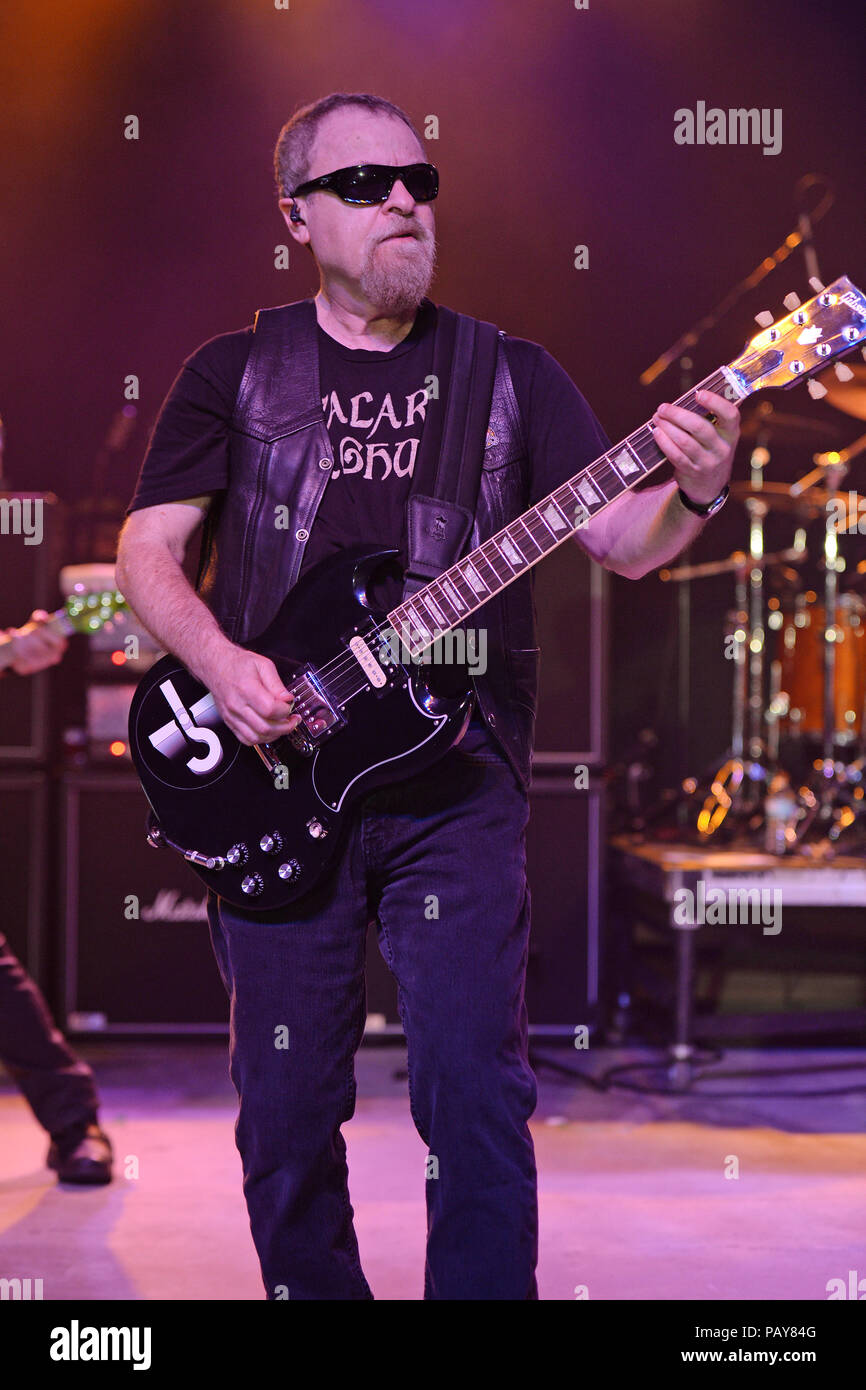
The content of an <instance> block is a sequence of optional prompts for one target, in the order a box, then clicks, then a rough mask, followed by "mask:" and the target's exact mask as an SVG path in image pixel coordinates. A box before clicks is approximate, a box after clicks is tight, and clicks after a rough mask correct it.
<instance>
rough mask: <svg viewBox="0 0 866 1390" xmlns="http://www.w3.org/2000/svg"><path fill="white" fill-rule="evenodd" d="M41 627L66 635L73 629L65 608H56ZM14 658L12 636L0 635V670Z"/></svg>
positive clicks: (13, 640)
mask: <svg viewBox="0 0 866 1390" xmlns="http://www.w3.org/2000/svg"><path fill="white" fill-rule="evenodd" d="M42 626H43V628H46V627H47V628H50V629H51V631H52V632H57V633H63V635H64V636H65V637H68V636H69V634H70V633H71V632H74V631H75V629H74V627H73V625H72V623H70V621H69V619H68V618H67V616H66V609H65V608H58V609H57V611H56V612H55V613H52V614H51V617H50V618H49V619H48V621H47V622H45V623H43V624H42ZM14 660H15V639H14V638H13V637H0V671H5V670H6V668H7V666H11V665H12V662H13V661H14Z"/></svg>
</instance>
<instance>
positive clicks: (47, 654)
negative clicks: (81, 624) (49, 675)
mask: <svg viewBox="0 0 866 1390" xmlns="http://www.w3.org/2000/svg"><path fill="white" fill-rule="evenodd" d="M50 621H51V615H50V613H46V612H45V611H44V610H43V609H41V608H37V609H36V610H35V612H33V613H31V615H30V619H29V621H28V622H26V623H25V624H24V626H23V627H10V628H7V629H6V630H5V631H4V630H2V629H0V644H2V645H3V646H4V647H5V646H6V645H7V644H8V643H11V645H12V651H11V653H10V655H11V656H12V660H11V661H9V663H8V664H9V668H10V670H12V671H14V672H15V673H16V674H17V675H19V676H33V675H35V674H36V672H37V671H44V670H45V668H46V667H47V666H56V665H57V663H58V661H60V660H61V658H62V657H63V653H64V652H65V651H66V648H67V645H68V643H67V640H66V638H65V637H64V636H63V634H62V633H59V632H55V631H54V630H53V629H52V628H50V627H48V626H47V624H48V623H49V622H50ZM0 674H2V671H0Z"/></svg>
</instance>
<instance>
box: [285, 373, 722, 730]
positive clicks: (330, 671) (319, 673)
mask: <svg viewBox="0 0 866 1390" xmlns="http://www.w3.org/2000/svg"><path fill="white" fill-rule="evenodd" d="M716 378H719V379H720V380H719V381H718V382H717V383H716V384H719V385H720V384H721V381H722V380H724V372H723V369H721V368H718V369H717V370H716V371H714V372H711V373H710V375H709V376H708V377H705V378H704V380H703V381H702V382H700V383H699V384H698V385H697V386H693V387H691V388H690V389H689V390H688V391H686V392H685V393H684V394H683V395H682V396H681V397H680V398H679V399H678V400H677V401H676V402H675V404H677V405H680V406H684V408H685V409H691V405H689V404H685V403H686V402H689V400H690V399H691V403H692V404H695V405H696V402H695V400H694V396H695V392H696V391H699V390H701V389H702V388H703V389H707V385H708V383H710V382H713V381H714V380H715V379H716ZM692 413H693V414H700V413H703V414H709V412H707V411H702V410H701V408H700V407H699V408H698V409H697V410H692ZM643 431H649V437H648V439H645V440H642V441H640V443H641V445H642V446H645V445H646V444H647V443H650V444H652V443H653V438H652V432H651V430H650V427H649V425H647V424H644V425H641V426H640V427H639V428H638V429H636V430H633V431H632V433H631V434H629V435H627V436H626V438H625V439H624V440H622V441H621V442H620V444H618V445H614V446H613V448H611V449H610V450H609V451H608V453H606V454H601V455H599V457H598V458H597V459H595V460H594V461H593V462H592V463H590V464H588V465H587V467H586V468H585V469H583V470H582V471H581V472H580V473H578V474H575V478H583V477H585V476H586V475H587V474H590V475H591V473H592V470H593V469H594V468H596V467H598V465H602V466H603V465H604V464H607V465H608V467H609V468H612V464H611V456H615V455H616V453H617V451H619V450H621V449H622V448H623V447H625V445H626V444H627V443H628V441H629V440H632V439H634V440H635V441H636V442H637V436H638V435H640V434H641V433H642V432H643ZM655 447H656V450H657V451H658V446H655ZM633 452H634V453H636V454H637V457H638V459H639V461H640V463H641V465H642V470H643V468H645V469H646V472H643V471H642V473H641V476H642V477H645V476H647V474H648V473H649V472H652V471H653V469H655V468H657V467H658V465H659V464H660V463H662V462H663V461H664V455H661V457H660V458H659V459H657V460H656V462H655V463H652V464H650V461H649V460H645V459H643V458H642V457H641V455H640V453H639V452H638V449H637V447H636V446H635V447H634V448H633ZM648 465H649V466H648ZM614 476H617V477H618V474H616V472H615V470H614ZM593 481H595V482H596V486H597V487H600V485H599V483H598V480H597V479H595V480H593ZM634 481H635V482H639V481H640V479H639V478H636V479H635V480H634ZM573 483H574V479H568V480H567V481H566V482H565V483H563V484H561V485H560V487H558V488H556V489H555V490H554V491H553V492H552V493H551V494H550V495H549V497H550V498H556V496H557V493H561V492H563V491H564V489H565V488H570V489H571V490H572V491H575V488H574V487H573ZM600 490H601V489H600ZM628 490H629V485H627V486H626V487H625V488H624V489H623V490H622V491H628ZM622 491H620V492H618V493H616V494H615V496H614V497H610V498H606V499H605V501H604V502H603V503H602V505H601V506H600V507H597V508H596V509H595V512H594V513H593V515H595V514H597V513H598V512H600V511H602V510H603V509H604V507H605V506H607V505H609V503H610V502H613V501H614V500H615V498H616V497H619V496H622ZM602 495H604V494H603V490H602ZM572 500H573V499H572ZM547 501H549V498H548V497H545V498H542V499H541V502H539V503H536V505H535V507H531V508H529V509H528V510H529V511H537V510H538V508H539V507H540V506H542V505H543V504H544V503H545V502H547ZM526 514H527V513H524V514H523V515H524V516H525V515H526ZM521 521H523V516H521V517H515V519H514V521H512V522H509V523H508V524H507V526H505V527H503V528H502V531H499V532H497V535H501V534H503V532H505V531H507V530H508V529H509V528H510V527H511V526H513V525H515V524H516V523H519V522H521ZM526 530H527V531H529V535H530V537H531V538H532V540H533V542H534V544H538V542H537V541H536V540H535V537H534V536H533V535H532V532H531V530H530V529H529V527H528V526H526ZM495 539H496V537H493V536H492V537H490V538H489V540H487V541H484V542H483V543H482V545H480V546H478V547H477V549H476V550H475V551H473V552H472V554H479V553H480V554H481V555H482V556H483V557H484V559H485V561H486V563H487V564H488V565H489V566H490V568H491V569H492V570H493V573H494V575H496V577H497V579H502V576H501V575H500V574H499V573H498V571H497V569H496V567H495V565H494V564H493V563H492V561H491V560H490V558H489V557H488V556H487V555H486V554H485V546H488V545H490V544H491V543H492V542H493V541H495ZM561 539H567V537H562V538H561ZM555 548H557V547H555V546H554V547H551V548H550V549H548V550H543V551H542V552H541V553H540V554H539V555H537V556H536V557H535V559H534V560H533V561H529V562H527V563H526V564H525V565H524V566H523V568H522V570H521V571H520V572H519V573H526V572H527V571H528V570H529V569H531V568H532V567H533V565H534V564H537V563H538V561H539V560H542V559H544V558H545V557H546V556H547V555H548V554H550V553H552V550H553V549H555ZM472 554H470V555H467V556H464V557H463V559H462V560H458V561H457V562H456V564H455V565H453V566H450V567H449V568H450V569H456V568H457V567H458V566H459V565H461V564H464V563H466V561H469V560H471V558H472ZM499 558H500V560H501V559H502V556H501V555H500V556H499ZM506 563H508V561H506ZM448 573H449V570H445V571H443V574H442V575H438V576H437V578H436V579H434V580H432V581H431V585H430V587H432V585H433V584H435V583H437V582H438V581H439V580H441V579H442V578H444V577H445V575H447V574H448ZM519 573H518V572H517V571H515V572H514V574H513V575H512V576H507V577H506V581H503V583H502V586H501V588H500V589H499V590H496V591H495V592H494V593H492V594H490V595H489V597H488V599H485V600H484V602H485V603H486V602H489V599H490V598H493V597H496V594H497V593H501V591H502V588H505V587H507V580H508V578H512V577H513V578H518V577H519ZM417 597H418V595H417V594H416V595H415V596H414V597H413V599H410V600H407V601H405V602H401V603H400V604H398V606H397V609H395V610H394V611H395V612H396V611H399V609H400V608H404V607H408V606H409V605H410V604H411V603H412V602H414V601H415V599H416V598H417ZM451 606H452V607H453V606H454V605H453V603H452V604H451ZM478 606H479V607H480V606H481V605H478ZM473 611H475V610H473ZM446 616H447V615H446ZM459 621H460V619H459V617H458V619H457V622H459ZM455 626H456V624H455ZM451 630H452V629H451V628H448V629H446V630H445V631H451ZM381 631H382V629H381V626H380V625H379V623H375V622H374V625H373V627H372V629H371V631H370V632H368V634H367V637H369V636H370V635H371V633H372V635H375V636H378V635H379V634H380V633H381ZM359 635H360V634H359ZM365 645H366V641H365ZM427 645H428V646H431V645H433V644H432V643H428V644H427ZM422 650H424V649H423V648H422ZM397 664H398V665H403V663H402V662H398V663H397ZM359 665H360V663H358V660H357V658H356V657H355V656H354V655H353V654H343V653H341V654H340V655H339V656H337V657H334V658H332V659H331V661H329V662H327V663H326V664H325V665H324V666H322V667H319V668H317V669H316V670H315V672H314V674H315V676H316V677H317V678H320V679H323V678H324V677H325V676H328V677H330V679H329V681H328V695H331V696H333V698H334V699H335V701H339V700H341V699H346V698H350V697H351V696H352V695H355V694H358V693H359V692H360V691H361V690H363V689H364V686H365V685H366V684H367V681H362V682H361V684H360V685H357V686H355V684H354V682H353V681H350V682H349V684H348V685H347V686H346V688H345V689H338V688H337V685H336V682H337V681H338V680H339V678H340V677H341V676H342V675H343V674H344V673H345V674H347V675H348V674H349V673H351V674H352V675H353V676H355V677H356V678H357V672H356V671H355V667H356V666H359ZM361 669H363V668H361ZM303 679H306V678H305V677H301V680H303ZM288 689H289V690H291V689H292V685H289V686H288ZM280 737H287V735H281V736H280ZM273 741H274V742H276V741H277V740H273Z"/></svg>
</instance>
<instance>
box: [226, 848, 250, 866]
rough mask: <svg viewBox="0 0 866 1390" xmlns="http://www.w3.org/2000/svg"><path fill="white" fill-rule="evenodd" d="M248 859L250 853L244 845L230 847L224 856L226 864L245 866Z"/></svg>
mask: <svg viewBox="0 0 866 1390" xmlns="http://www.w3.org/2000/svg"><path fill="white" fill-rule="evenodd" d="M249 857H250V852H249V850H248V849H247V847H246V845H232V847H231V849H230V850H229V851H228V853H227V854H226V862H227V863H229V864H246V862H247V860H248V859H249Z"/></svg>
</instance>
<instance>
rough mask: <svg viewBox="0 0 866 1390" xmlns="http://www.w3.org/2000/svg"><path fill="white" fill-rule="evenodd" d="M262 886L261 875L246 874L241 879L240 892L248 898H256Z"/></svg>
mask: <svg viewBox="0 0 866 1390" xmlns="http://www.w3.org/2000/svg"><path fill="white" fill-rule="evenodd" d="M264 886H265V885H264V881H263V879H262V876H261V874H247V876H246V878H243V879H241V890H242V892H244V893H246V895H247V897H248V898H257V897H258V896H259V893H261V892H262V891H263V889H264Z"/></svg>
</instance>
